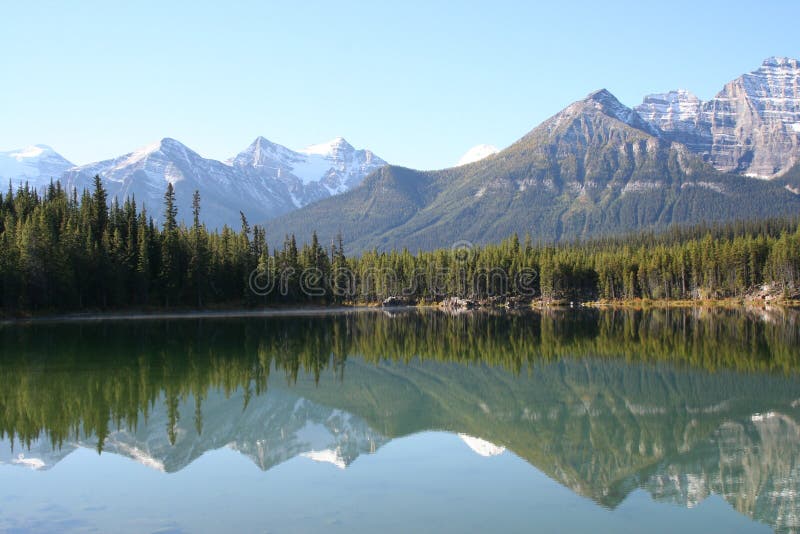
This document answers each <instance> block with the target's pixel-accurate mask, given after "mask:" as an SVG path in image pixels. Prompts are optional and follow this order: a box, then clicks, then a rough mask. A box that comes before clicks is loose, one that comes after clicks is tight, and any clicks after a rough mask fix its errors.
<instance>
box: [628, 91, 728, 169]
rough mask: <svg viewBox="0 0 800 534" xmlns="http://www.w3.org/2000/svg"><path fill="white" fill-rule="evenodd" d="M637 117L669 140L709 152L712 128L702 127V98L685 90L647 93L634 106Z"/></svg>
mask: <svg viewBox="0 0 800 534" xmlns="http://www.w3.org/2000/svg"><path fill="white" fill-rule="evenodd" d="M636 111H637V112H638V113H639V116H640V117H642V118H643V119H644V120H645V121H647V122H648V123H650V124H651V125H653V126H655V127H657V128H658V129H659V130H661V131H662V136H663V137H664V138H666V139H669V140H670V141H677V142H679V143H683V144H684V145H686V146H687V147H688V148H689V149H690V150H691V151H692V152H695V153H698V154H704V153H709V152H710V151H711V145H712V137H711V130H710V128H708V127H707V125H703V126H701V124H700V121H701V117H702V111H703V101H702V100H700V99H699V98H698V97H697V96H695V95H694V94H692V93H690V92H689V91H687V90H685V89H678V90H677V91H670V92H668V93H662V94H655V95H647V96H646V97H645V98H644V102H642V103H641V104H640V105H639V106H637V107H636Z"/></svg>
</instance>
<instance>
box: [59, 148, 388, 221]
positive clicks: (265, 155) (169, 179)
mask: <svg viewBox="0 0 800 534" xmlns="http://www.w3.org/2000/svg"><path fill="white" fill-rule="evenodd" d="M385 164H386V162H384V161H383V160H382V159H380V158H378V157H377V156H375V155H374V154H373V153H372V152H370V151H368V150H356V149H355V148H353V147H352V146H351V145H350V144H349V143H347V141H345V140H344V139H342V138H337V139H335V140H333V141H331V142H330V143H325V144H323V145H315V146H312V147H309V148H307V149H306V150H304V151H301V152H294V151H292V150H290V149H288V148H286V147H283V146H281V145H278V144H275V143H272V142H270V141H268V140H266V139H264V138H263V137H259V138H258V139H256V140H255V141H254V142H253V143H252V144H251V145H250V146H249V147H248V148H247V149H246V150H244V151H243V152H241V153H240V154H238V155H237V156H235V157H234V158H231V159H230V160H228V161H227V162H221V161H217V160H214V159H208V158H204V157H202V156H200V155H199V154H198V153H197V152H194V151H193V150H191V149H190V148H188V147H186V146H185V145H183V144H182V143H180V142H179V141H176V140H175V139H170V138H164V139H162V140H161V141H159V142H157V143H153V144H151V145H148V146H145V147H142V148H140V149H139V150H136V151H134V152H131V153H129V154H125V155H123V156H120V157H117V158H113V159H109V160H105V161H100V162H97V163H91V164H89V165H83V166H80V167H74V168H72V169H69V170H68V171H67V172H64V173H63V175H62V176H61V180H62V183H64V184H65V186H66V187H68V188H72V187H77V188H78V190H81V189H83V188H89V187H91V185H92V180H93V178H94V176H95V175H97V174H99V175H100V177H101V178H102V179H103V183H104V185H105V187H106V188H107V190H108V195H109V198H114V197H116V198H118V199H119V200H120V201H122V200H124V199H125V198H128V197H134V198H135V199H136V201H137V203H138V205H139V206H141V205H142V204H144V205H145V206H146V207H147V209H148V211H149V212H150V214H151V215H153V216H154V217H156V218H157V219H158V218H159V217H160V215H161V211H162V205H163V198H164V192H165V190H166V187H167V183H171V184H172V185H173V187H174V188H175V194H176V199H177V205H178V217H179V219H182V220H184V221H189V220H190V219H191V213H192V212H191V204H192V195H193V193H194V191H195V190H197V191H199V192H200V197H201V219H202V220H203V222H204V223H205V224H206V225H207V226H209V227H210V228H221V227H222V226H223V225H225V224H227V225H229V226H232V227H238V225H239V224H240V221H241V216H240V212H242V213H244V214H245V215H246V216H247V217H248V219H249V220H251V221H254V222H261V221H264V220H267V219H270V218H272V217H276V216H278V215H281V214H283V213H286V212H288V211H291V210H293V209H296V208H298V207H301V206H304V205H306V204H308V203H309V202H313V201H315V200H319V199H321V198H325V197H328V196H330V195H333V194H337V193H340V192H343V191H346V190H348V189H350V188H351V187H354V186H355V185H358V184H359V183H361V180H363V179H364V177H365V176H366V175H367V174H369V173H370V172H372V170H374V169H377V168H379V167H382V166H383V165H385Z"/></svg>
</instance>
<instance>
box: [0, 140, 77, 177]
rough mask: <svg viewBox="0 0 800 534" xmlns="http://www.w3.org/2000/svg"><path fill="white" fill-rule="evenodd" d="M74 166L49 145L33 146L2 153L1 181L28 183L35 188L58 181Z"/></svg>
mask: <svg viewBox="0 0 800 534" xmlns="http://www.w3.org/2000/svg"><path fill="white" fill-rule="evenodd" d="M71 167H73V164H72V163H70V162H69V161H67V160H66V159H65V158H64V157H63V156H61V154H59V153H58V152H56V151H55V150H53V149H52V148H50V147H49V146H47V145H31V146H29V147H27V148H22V149H19V150H9V151H8V152H0V179H3V180H4V181H8V180H11V181H12V182H13V183H14V185H15V186H16V185H19V184H21V183H24V182H28V183H29V184H30V185H32V186H34V187H39V186H44V185H47V184H49V183H50V180H51V179H52V180H57V179H58V178H59V177H60V176H61V175H62V174H63V173H64V171H66V170H67V169H69V168H71Z"/></svg>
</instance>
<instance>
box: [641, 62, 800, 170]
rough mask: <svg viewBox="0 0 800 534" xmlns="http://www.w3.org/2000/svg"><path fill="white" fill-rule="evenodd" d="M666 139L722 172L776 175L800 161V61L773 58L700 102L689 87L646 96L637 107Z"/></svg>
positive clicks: (643, 116)
mask: <svg viewBox="0 0 800 534" xmlns="http://www.w3.org/2000/svg"><path fill="white" fill-rule="evenodd" d="M636 110H637V112H639V114H640V115H641V116H642V118H644V119H645V120H646V121H647V122H649V123H650V124H651V125H653V126H656V127H658V128H659V129H660V130H661V131H662V132H663V134H664V137H666V138H669V139H671V140H674V141H678V142H680V143H683V144H685V145H686V146H687V147H689V149H690V150H692V152H695V153H698V154H702V155H703V157H704V158H705V159H706V160H707V161H709V162H710V163H711V164H712V165H714V167H716V168H717V169H719V170H721V171H726V172H737V173H741V174H746V175H749V176H755V177H758V178H773V177H775V176H778V175H780V174H782V173H784V172H786V171H787V170H789V169H790V168H791V167H792V166H793V165H794V164H795V163H797V162H799V161H800V61H798V60H796V59H791V58H782V57H772V58H768V59H766V60H765V61H764V63H763V64H762V65H761V67H760V68H758V69H757V70H755V71H753V72H751V73H748V74H744V75H742V76H740V77H739V78H736V79H735V80H733V81H731V82H729V83H728V84H726V85H725V87H724V88H723V89H722V91H720V92H719V93H718V94H717V95H716V96H715V97H714V98H713V99H711V100H709V101H708V102H701V101H700V100H699V99H698V98H697V97H695V96H694V95H692V94H691V93H689V92H688V91H671V92H669V93H665V94H659V95H650V96H647V97H646V98H645V100H644V102H643V103H642V104H641V105H639V106H637V107H636Z"/></svg>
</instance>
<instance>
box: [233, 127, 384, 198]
mask: <svg viewBox="0 0 800 534" xmlns="http://www.w3.org/2000/svg"><path fill="white" fill-rule="evenodd" d="M228 164H229V165H232V166H234V167H235V168H237V169H241V170H242V171H243V172H245V173H252V174H254V175H256V176H259V177H261V178H262V179H264V180H269V181H275V182H279V183H281V184H283V185H284V186H285V187H286V188H287V189H288V191H289V194H290V196H291V199H292V202H293V204H294V205H295V206H296V207H298V208H299V207H301V206H305V205H306V204H309V203H311V202H314V201H316V200H320V199H322V198H326V197H329V196H331V195H336V194H339V193H342V192H344V191H347V190H349V189H352V188H353V187H355V186H357V185H359V184H360V183H361V181H362V180H363V179H364V177H365V176H367V175H368V174H369V173H370V172H372V171H374V170H376V169H378V168H380V167H383V166H384V165H386V162H385V161H383V160H382V159H381V158H379V157H377V156H376V155H375V154H373V153H372V152H371V151H369V150H356V149H355V148H354V147H353V146H352V145H351V144H350V143H348V142H347V141H346V140H345V139H344V138H342V137H337V138H336V139H333V140H332V141H329V142H327V143H322V144H319V145H312V146H310V147H308V148H306V149H304V150H301V151H299V152H295V151H293V150H289V149H288V148H286V147H284V146H281V145H278V144H275V143H272V142H270V141H268V140H267V139H264V138H263V137H259V138H257V139H256V140H255V141H253V143H252V144H250V146H248V147H247V148H246V149H245V150H243V151H242V152H240V153H239V154H238V155H236V156H235V157H233V158H231V159H230V160H228Z"/></svg>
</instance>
